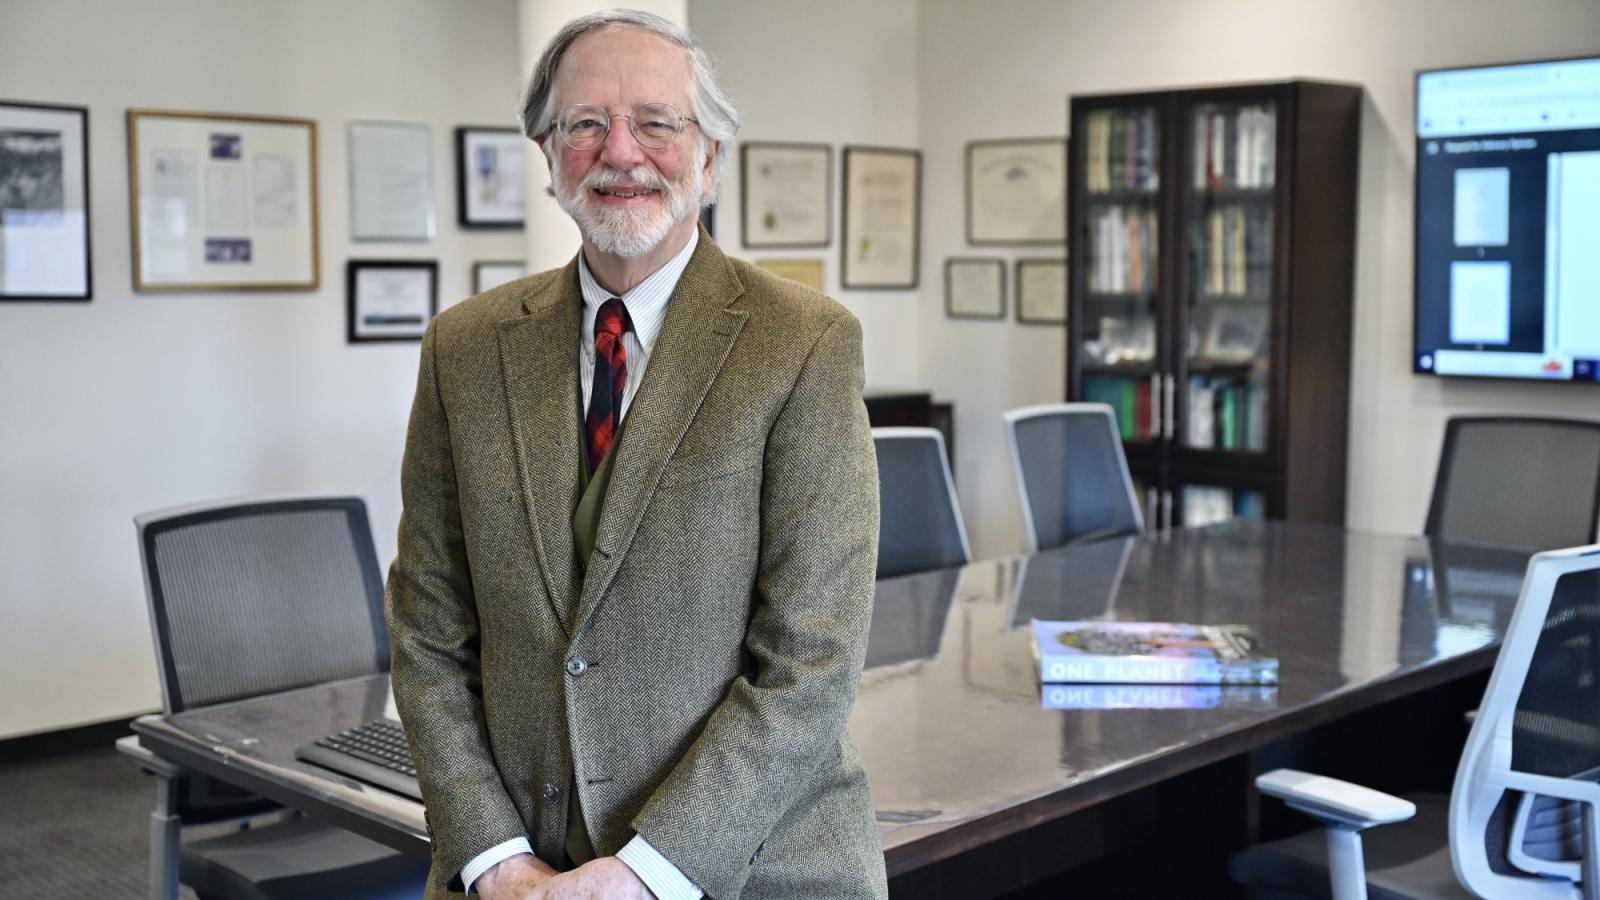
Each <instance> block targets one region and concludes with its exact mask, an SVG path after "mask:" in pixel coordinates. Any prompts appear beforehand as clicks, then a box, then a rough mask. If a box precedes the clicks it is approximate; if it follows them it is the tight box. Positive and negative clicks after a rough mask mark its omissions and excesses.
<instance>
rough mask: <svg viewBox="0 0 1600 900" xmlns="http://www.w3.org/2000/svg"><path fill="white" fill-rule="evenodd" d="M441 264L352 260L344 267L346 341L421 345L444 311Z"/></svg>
mask: <svg viewBox="0 0 1600 900" xmlns="http://www.w3.org/2000/svg"><path fill="white" fill-rule="evenodd" d="M438 286H439V265H438V263H436V262H434V261H433V260H431V259H352V260H350V261H349V263H347V264H346V267H345V295H346V298H347V302H348V308H349V315H348V317H347V320H348V325H347V330H346V337H347V338H348V340H349V342H350V343H352V344H358V343H365V342H367V341H418V340H421V339H422V333H423V332H424V331H426V330H427V329H428V323H429V322H430V321H432V319H433V317H434V314H435V313H437V312H438V311H439V287H438Z"/></svg>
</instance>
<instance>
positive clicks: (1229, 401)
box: [1217, 387, 1239, 450]
mask: <svg viewBox="0 0 1600 900" xmlns="http://www.w3.org/2000/svg"><path fill="white" fill-rule="evenodd" d="M1238 395H1239V389H1238V388H1236V387H1226V388H1223V389H1222V411H1221V413H1220V414H1219V415H1218V416H1217V432H1218V436H1219V437H1221V438H1222V449H1224V450H1232V449H1234V448H1235V447H1236V446H1238V444H1237V442H1236V438H1237V437H1238V432H1237V431H1236V430H1235V429H1234V424H1235V419H1236V418H1237V416H1238V412H1239V410H1238V406H1239V402H1238Z"/></svg>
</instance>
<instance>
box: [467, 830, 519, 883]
mask: <svg viewBox="0 0 1600 900" xmlns="http://www.w3.org/2000/svg"><path fill="white" fill-rule="evenodd" d="M518 853H526V854H528V855H529V856H532V855H533V845H532V844H530V843H528V839H527V838H525V837H515V838H512V839H511V840H509V841H506V842H505V843H501V844H495V845H494V846H493V847H490V848H489V849H487V850H485V851H483V852H482V853H479V854H478V855H477V856H474V857H473V858H472V859H471V861H469V862H468V863H467V864H466V865H464V866H462V867H461V889H462V890H464V891H466V892H467V893H469V894H470V893H472V883H473V882H474V881H477V880H478V878H479V876H481V875H482V874H483V873H485V872H487V871H489V870H490V869H492V868H494V867H495V865H497V864H498V863H500V862H501V861H503V860H507V859H510V858H511V857H513V856H516V855H517V854H518Z"/></svg>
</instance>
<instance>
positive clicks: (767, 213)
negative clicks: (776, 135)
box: [739, 142, 833, 247]
mask: <svg viewBox="0 0 1600 900" xmlns="http://www.w3.org/2000/svg"><path fill="white" fill-rule="evenodd" d="M832 185H833V148H832V147H830V146H828V145H827V144H776V143H759V142H750V143H747V144H744V145H743V146H741V147H740V148H739V214H740V222H741V223H742V229H743V240H744V245H745V246H746V247H826V246H828V243H829V242H830V241H831V240H832V234H831V229H830V220H831V218H832V217H831V216H830V215H829V213H830V211H831V210H832V208H833V207H832V202H833V198H832V192H831V187H832Z"/></svg>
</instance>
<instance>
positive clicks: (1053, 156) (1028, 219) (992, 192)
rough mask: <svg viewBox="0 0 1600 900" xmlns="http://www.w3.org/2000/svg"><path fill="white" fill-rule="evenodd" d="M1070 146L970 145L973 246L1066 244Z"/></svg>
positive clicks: (1054, 141)
mask: <svg viewBox="0 0 1600 900" xmlns="http://www.w3.org/2000/svg"><path fill="white" fill-rule="evenodd" d="M1066 240H1067V141H1066V139H1065V138H1023V139H1018V140H1010V141H972V142H971V143H969V144H967V243H969V244H1065V243H1066Z"/></svg>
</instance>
